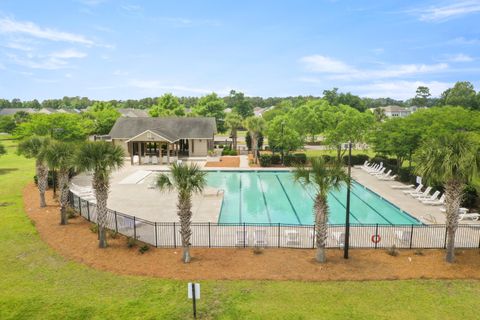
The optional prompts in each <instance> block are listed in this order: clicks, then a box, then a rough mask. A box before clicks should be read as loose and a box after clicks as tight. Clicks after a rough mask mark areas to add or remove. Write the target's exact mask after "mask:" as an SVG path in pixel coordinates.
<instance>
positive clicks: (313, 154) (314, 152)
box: [305, 149, 375, 157]
mask: <svg viewBox="0 0 480 320" xmlns="http://www.w3.org/2000/svg"><path fill="white" fill-rule="evenodd" d="M305 153H306V154H307V157H319V156H322V155H326V154H327V155H329V156H334V157H336V156H337V150H306V151H305ZM356 154H366V155H368V156H369V157H374V156H375V152H374V151H373V150H371V149H368V150H352V155H356ZM344 155H348V151H346V152H345V154H344Z"/></svg>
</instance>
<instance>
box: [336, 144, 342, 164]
mask: <svg viewBox="0 0 480 320" xmlns="http://www.w3.org/2000/svg"><path fill="white" fill-rule="evenodd" d="M341 153H342V145H341V144H339V145H338V146H337V161H338V162H340V161H341V160H342V155H341Z"/></svg>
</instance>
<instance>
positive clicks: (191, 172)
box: [157, 163, 207, 263]
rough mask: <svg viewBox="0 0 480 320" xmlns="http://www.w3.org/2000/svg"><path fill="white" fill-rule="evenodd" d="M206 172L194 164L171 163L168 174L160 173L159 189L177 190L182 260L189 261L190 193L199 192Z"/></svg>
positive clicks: (203, 185) (204, 180)
mask: <svg viewBox="0 0 480 320" xmlns="http://www.w3.org/2000/svg"><path fill="white" fill-rule="evenodd" d="M206 174H207V173H206V172H204V171H201V170H200V168H199V167H198V166H197V165H196V164H192V165H186V164H182V163H181V164H173V165H172V166H171V167H170V174H165V173H163V174H160V175H159V176H158V179H157V186H158V188H159V189H160V190H173V189H175V190H177V192H178V203H177V214H178V217H179V218H180V234H181V236H182V248H183V261H184V262H185V263H188V262H190V259H191V256H190V236H191V235H192V230H191V229H190V224H191V220H192V194H193V193H200V192H202V190H203V189H204V188H205V186H206V184H207V180H206Z"/></svg>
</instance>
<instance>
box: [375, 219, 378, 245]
mask: <svg viewBox="0 0 480 320" xmlns="http://www.w3.org/2000/svg"><path fill="white" fill-rule="evenodd" d="M377 244H378V223H377V224H376V226H375V249H377Z"/></svg>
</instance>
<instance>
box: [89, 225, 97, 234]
mask: <svg viewBox="0 0 480 320" xmlns="http://www.w3.org/2000/svg"><path fill="white" fill-rule="evenodd" d="M90 231H92V232H93V233H98V224H96V223H94V224H92V225H91V226H90Z"/></svg>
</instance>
